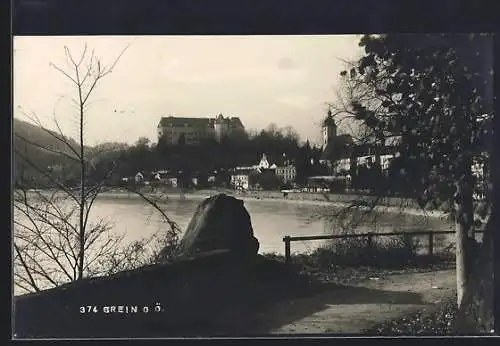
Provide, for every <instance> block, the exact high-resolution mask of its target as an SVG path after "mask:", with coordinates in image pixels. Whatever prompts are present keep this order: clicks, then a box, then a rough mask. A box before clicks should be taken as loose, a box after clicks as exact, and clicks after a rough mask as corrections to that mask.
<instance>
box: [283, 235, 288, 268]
mask: <svg viewBox="0 0 500 346" xmlns="http://www.w3.org/2000/svg"><path fill="white" fill-rule="evenodd" d="M283 241H284V242H285V263H289V262H290V237H289V236H285V237H284V238H283Z"/></svg>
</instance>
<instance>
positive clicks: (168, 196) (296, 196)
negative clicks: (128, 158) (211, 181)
mask: <svg viewBox="0 0 500 346" xmlns="http://www.w3.org/2000/svg"><path fill="white" fill-rule="evenodd" d="M141 192H142V193H143V194H144V195H145V196H147V197H150V198H152V199H154V200H156V201H158V202H160V203H164V202H168V201H171V200H179V199H186V200H196V201H201V200H203V199H205V198H207V197H211V196H213V195H216V194H218V193H225V194H227V195H230V196H234V197H236V198H239V199H241V200H243V201H262V202H274V203H292V204H299V205H313V206H333V207H338V208H345V207H348V206H350V205H353V204H354V203H357V206H356V208H361V209H368V208H369V206H368V204H369V203H372V202H373V201H374V200H375V199H376V197H374V196H362V195H347V194H333V193H319V192H318V193H314V192H289V193H288V195H287V196H286V197H285V196H284V194H283V193H282V192H281V191H245V192H241V191H235V190H230V189H218V190H215V189H214V190H208V189H207V190H191V191H187V192H184V193H181V192H180V191H179V190H177V189H170V190H156V191H153V192H151V191H148V190H143V191H141ZM100 197H101V198H117V199H118V198H141V197H140V196H139V195H137V194H134V193H133V192H130V191H127V190H125V189H111V190H108V191H106V192H103V193H101V194H100ZM374 211H376V212H380V213H397V214H403V215H414V216H428V217H433V218H442V217H446V216H447V214H446V213H444V212H441V211H426V210H423V209H422V208H420V207H419V206H418V205H417V203H416V202H414V201H412V200H409V199H401V198H397V197H382V198H380V199H379V201H378V202H377V205H376V206H375V207H374Z"/></svg>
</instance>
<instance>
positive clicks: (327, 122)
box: [322, 110, 337, 127]
mask: <svg viewBox="0 0 500 346" xmlns="http://www.w3.org/2000/svg"><path fill="white" fill-rule="evenodd" d="M322 126H323V127H327V126H331V127H337V124H335V119H334V118H333V115H332V111H331V110H328V114H327V116H326V118H325V119H323V123H322Z"/></svg>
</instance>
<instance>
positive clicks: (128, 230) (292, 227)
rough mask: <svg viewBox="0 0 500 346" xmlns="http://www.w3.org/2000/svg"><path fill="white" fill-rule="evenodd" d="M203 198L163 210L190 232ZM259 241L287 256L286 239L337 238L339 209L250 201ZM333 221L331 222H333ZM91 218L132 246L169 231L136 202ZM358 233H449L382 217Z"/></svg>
mask: <svg viewBox="0 0 500 346" xmlns="http://www.w3.org/2000/svg"><path fill="white" fill-rule="evenodd" d="M200 201H201V198H194V197H193V196H190V197H187V198H186V199H183V200H182V199H180V198H179V197H177V198H171V199H170V200H169V201H167V202H165V203H163V204H160V206H161V207H162V208H164V209H165V210H166V213H167V215H168V216H169V217H170V218H171V219H173V220H174V221H175V222H177V224H178V225H179V226H180V227H181V229H182V230H185V229H186V226H187V224H188V223H189V221H190V219H191V217H192V215H193V213H194V211H195V209H196V207H197V205H198V204H199V203H200ZM245 207H246V208H247V210H248V212H249V213H250V216H251V220H252V225H253V229H254V233H255V236H256V237H257V239H258V240H259V242H260V249H259V253H268V252H275V253H281V254H282V253H284V243H283V237H284V236H286V235H289V236H306V235H323V234H332V233H338V232H339V229H340V226H339V223H340V222H339V219H338V218H336V217H334V216H331V215H332V214H334V213H335V212H338V210H339V209H338V208H335V207H332V206H331V205H324V204H323V205H321V204H319V205H315V204H314V203H301V202H296V201H279V200H269V201H266V200H257V199H255V200H246V201H245ZM329 215H330V217H329ZM91 217H92V218H94V219H97V218H105V219H106V220H108V221H110V222H112V223H113V225H114V231H116V232H120V233H124V234H125V235H126V238H127V239H128V240H137V239H140V238H142V237H147V236H149V235H151V234H153V233H154V232H156V231H158V230H159V229H161V227H165V223H163V222H162V219H161V216H160V214H159V213H158V212H157V211H155V210H154V209H153V208H152V207H150V206H149V205H146V204H145V203H144V201H142V200H140V199H137V198H126V197H123V198H116V197H101V198H100V199H98V200H97V201H96V204H95V208H94V209H93V213H92V215H91ZM353 228H354V231H356V232H391V231H403V230H409V231H411V230H423V229H441V230H443V229H448V228H449V223H448V222H447V221H446V220H443V219H440V218H435V217H434V218H430V217H425V216H422V215H401V214H399V213H394V212H392V213H389V212H379V213H376V220H373V218H365V219H363V220H362V221H361V222H359V223H358V225H357V226H356V227H353ZM321 244H322V242H321V241H299V242H293V243H292V253H293V252H308V251H310V250H313V249H314V248H316V247H318V246H320V245H321Z"/></svg>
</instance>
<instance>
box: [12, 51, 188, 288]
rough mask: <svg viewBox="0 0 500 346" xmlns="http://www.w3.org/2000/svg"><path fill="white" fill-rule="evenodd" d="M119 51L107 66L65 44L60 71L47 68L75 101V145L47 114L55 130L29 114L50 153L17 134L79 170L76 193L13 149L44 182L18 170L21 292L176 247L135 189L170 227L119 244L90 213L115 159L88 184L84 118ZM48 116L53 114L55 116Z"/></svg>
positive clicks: (173, 234) (139, 261) (127, 265)
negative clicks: (34, 186) (50, 142)
mask: <svg viewBox="0 0 500 346" xmlns="http://www.w3.org/2000/svg"><path fill="white" fill-rule="evenodd" d="M128 47H129V46H126V47H125V48H124V49H123V50H122V51H121V52H120V54H119V55H118V56H117V57H116V59H114V61H113V62H112V63H111V64H110V65H109V66H106V65H104V64H103V63H102V61H101V59H100V58H98V57H96V56H95V54H94V51H92V52H91V53H90V54H89V52H88V49H87V45H85V48H84V50H83V52H82V54H81V55H80V56H79V57H78V58H75V57H74V56H73V55H72V53H71V52H70V50H69V49H68V48H67V47H64V51H65V55H66V63H67V66H66V67H65V68H64V67H62V66H59V65H56V64H52V63H51V66H52V67H53V68H54V69H55V70H56V71H58V72H60V73H61V74H62V75H63V76H64V77H65V78H66V79H67V80H68V81H70V82H71V84H72V85H73V87H74V90H75V94H76V97H74V98H72V99H71V102H72V103H73V105H74V106H75V107H76V109H77V112H78V122H77V123H78V137H79V138H78V140H77V142H76V143H75V142H74V141H72V140H70V139H69V138H68V137H67V136H65V134H64V132H63V130H62V129H61V126H60V124H59V122H58V121H57V118H56V117H55V114H54V123H55V126H56V129H57V130H56V131H51V130H49V129H47V128H46V127H44V126H43V125H42V123H41V121H40V119H39V118H38V117H37V116H36V115H35V114H33V113H31V114H27V113H25V115H26V116H28V117H30V118H31V120H32V121H33V122H34V123H35V124H36V125H37V126H38V127H39V128H40V129H41V130H42V131H44V132H45V133H46V134H47V135H48V136H49V137H51V138H52V139H54V140H55V141H56V142H58V143H59V144H60V146H58V147H56V148H54V147H50V146H46V145H43V144H40V143H36V142H34V141H32V140H30V139H29V138H25V137H23V136H21V135H19V134H17V135H16V138H17V139H18V142H21V143H23V144H24V145H23V146H21V147H26V146H31V147H32V148H36V149H37V150H40V151H41V152H44V153H50V154H52V155H54V156H56V157H58V158H59V159H64V160H66V162H69V163H71V164H72V165H73V167H78V171H79V172H78V173H79V174H78V175H79V186H77V187H76V188H75V187H73V186H71V185H70V184H68V183H66V182H65V181H64V180H62V179H60V175H58V174H55V173H54V171H53V170H52V169H51V167H43V166H40V165H38V164H37V163H36V162H34V160H32V159H31V158H30V157H28V155H26V151H25V150H24V151H23V150H21V147H19V148H14V150H15V158H16V161H22V162H23V164H22V165H17V166H19V167H30V168H31V169H32V171H36V172H37V173H38V174H39V175H40V176H42V177H44V178H45V181H47V182H48V185H47V186H39V187H41V188H42V189H40V190H29V187H30V185H29V184H28V183H27V180H26V177H23V172H17V176H18V180H17V182H16V192H15V198H14V209H15V213H14V224H15V232H14V249H13V250H14V261H15V262H14V275H15V278H16V280H15V284H16V285H17V286H18V287H20V288H21V289H24V290H27V291H39V290H41V289H44V288H48V287H50V286H59V285H60V284H62V283H66V282H72V281H76V280H79V279H82V278H84V277H90V276H99V275H109V274H112V273H116V272H118V271H121V270H125V269H131V268H135V267H138V266H141V265H144V264H148V263H150V262H154V261H158V260H160V259H161V258H166V257H168V256H167V255H166V254H165V253H164V252H163V253H162V252H161V251H162V250H163V249H161V248H159V247H162V246H163V247H164V246H167V249H172V248H173V246H174V244H175V243H176V242H177V237H178V233H179V228H178V226H177V225H176V224H175V222H173V221H172V220H170V219H169V218H168V216H167V215H166V213H165V212H164V211H163V210H162V209H161V208H160V207H159V206H158V204H157V202H155V201H153V200H151V199H150V198H148V197H147V196H145V195H144V194H143V193H141V192H140V191H134V193H136V194H139V195H140V196H141V197H142V198H143V199H144V200H145V201H147V202H148V203H149V204H150V205H152V206H153V207H154V208H155V209H156V210H157V211H159V212H160V213H161V215H162V217H163V219H164V221H165V222H166V223H167V225H168V227H169V230H167V232H166V233H165V232H164V231H163V232H162V233H158V234H155V235H153V236H152V237H151V238H149V239H142V240H140V241H136V242H133V243H130V244H127V245H124V238H123V236H120V235H117V234H115V233H113V232H111V228H112V224H111V223H110V222H109V221H106V220H102V219H101V220H98V221H95V222H91V218H90V213H91V210H92V208H93V205H94V202H95V200H96V199H97V197H98V196H99V194H100V193H101V192H102V191H103V189H104V188H105V185H106V182H107V181H108V179H109V177H110V176H111V175H112V174H113V173H114V171H115V169H116V167H117V165H118V164H119V163H118V162H117V161H115V162H114V164H113V166H112V167H110V168H109V169H107V170H106V171H105V172H102V174H101V176H100V179H95V175H94V177H93V179H89V173H92V170H93V162H92V160H91V159H90V158H89V156H90V155H89V153H88V148H87V147H86V142H85V122H86V121H85V120H86V115H87V112H88V107H89V105H90V100H91V98H92V95H93V94H94V93H95V91H96V88H97V86H98V85H99V83H100V82H101V81H102V80H103V78H104V77H106V76H108V75H109V74H110V73H111V72H112V71H113V69H114V68H115V66H116V65H117V63H118V62H119V60H120V58H121V57H122V55H123V54H124V53H125V51H126V50H127V49H128ZM54 113H55V111H54Z"/></svg>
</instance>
